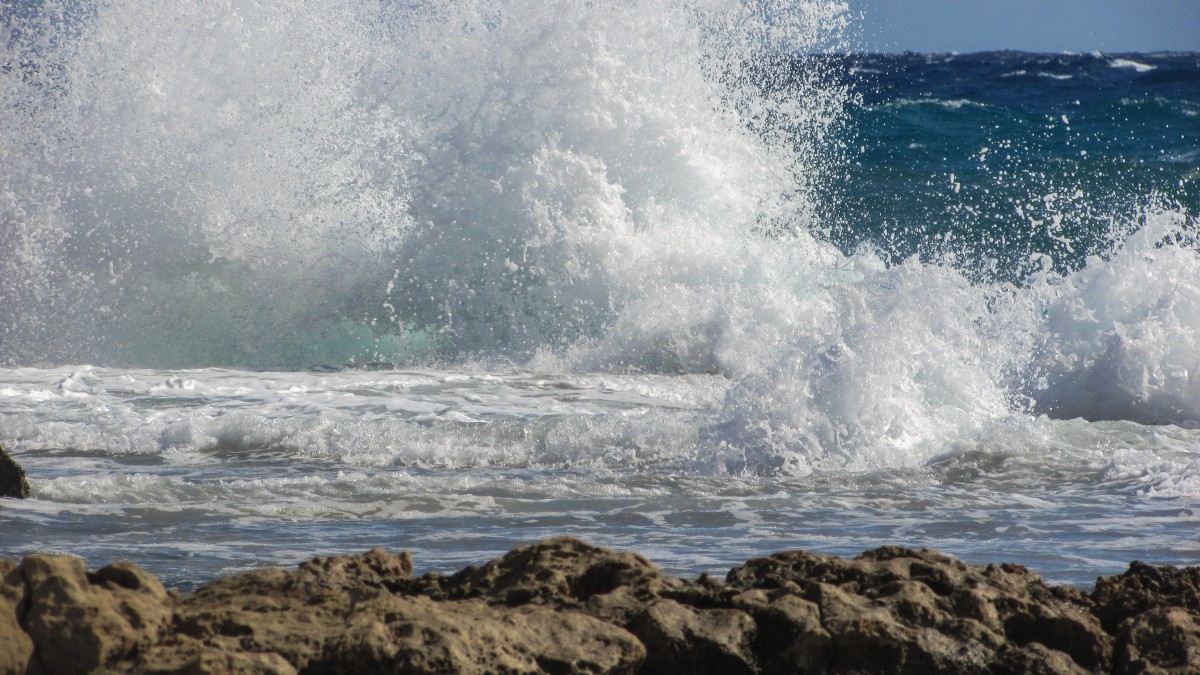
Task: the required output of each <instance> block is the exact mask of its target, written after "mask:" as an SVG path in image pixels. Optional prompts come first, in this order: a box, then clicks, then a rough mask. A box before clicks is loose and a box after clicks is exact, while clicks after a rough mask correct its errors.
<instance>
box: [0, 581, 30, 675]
mask: <svg viewBox="0 0 1200 675" xmlns="http://www.w3.org/2000/svg"><path fill="white" fill-rule="evenodd" d="M28 606H29V599H28V598H27V597H26V595H25V582H24V581H23V580H22V579H21V571H20V570H19V569H17V563H16V562H14V561H13V560H10V559H8V558H0V673H25V672H36V670H37V668H35V663H36V662H35V660H34V658H33V640H31V639H30V638H29V635H27V634H26V633H25V632H24V630H23V629H22V628H21V621H22V620H23V619H24V618H25V612H26V609H27V607H28Z"/></svg>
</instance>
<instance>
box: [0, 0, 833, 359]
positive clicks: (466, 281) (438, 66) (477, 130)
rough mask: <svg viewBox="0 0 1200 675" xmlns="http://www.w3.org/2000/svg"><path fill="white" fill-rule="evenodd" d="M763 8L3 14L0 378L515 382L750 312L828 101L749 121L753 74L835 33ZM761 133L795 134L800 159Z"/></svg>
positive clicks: (812, 7)
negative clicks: (426, 371)
mask: <svg viewBox="0 0 1200 675" xmlns="http://www.w3.org/2000/svg"><path fill="white" fill-rule="evenodd" d="M765 9H766V8H760V10H751V9H750V8H745V7H741V6H739V5H737V4H736V3H728V4H727V5H725V4H722V3H704V2H680V3H650V4H642V3H637V2H616V3H598V4H594V3H568V4H566V5H563V6H561V7H555V8H550V7H547V6H544V5H543V4H540V3H507V4H505V5H503V6H490V5H488V4H487V3H420V4H419V5H416V6H410V5H408V4H407V3H391V2H370V1H361V2H357V1H356V2H350V3H346V2H330V3H323V4H322V3H317V4H313V5H309V6H306V7H305V8H304V9H303V10H300V9H297V8H294V7H291V6H290V5H288V4H286V3H271V2H266V3H230V2H202V3H198V4H196V5H194V6H193V7H191V8H189V9H187V10H183V11H180V10H178V9H175V8H163V7H148V6H145V5H144V3H137V2H104V3H99V4H96V5H95V6H92V7H90V8H88V9H87V10H81V9H78V8H74V7H73V6H72V5H71V4H70V3H68V4H67V5H66V6H65V7H59V6H58V5H57V4H56V3H52V2H51V3H46V4H45V5H43V6H42V8H41V11H40V12H38V13H37V14H35V15H33V16H31V17H26V16H22V14H23V13H20V12H15V13H14V14H13V15H12V18H11V19H10V21H9V26H8V28H7V33H8V39H7V50H6V51H7V57H6V59H5V62H6V63H7V64H9V65H8V66H6V68H5V73H4V76H5V85H6V86H5V90H4V95H5V103H6V105H4V112H3V114H4V115H5V119H4V123H5V124H4V126H5V128H6V129H8V130H10V132H9V133H6V134H5V148H4V150H5V157H4V158H5V166H6V170H5V172H4V175H3V180H4V186H5V194H6V195H7V199H6V204H5V211H4V213H5V223H6V227H5V229H6V231H7V234H8V236H6V238H5V242H4V256H3V261H4V264H5V271H6V277H7V278H9V279H11V280H12V283H11V284H8V288H7V289H6V293H5V295H6V300H7V301H8V304H9V305H10V306H13V307H19V308H21V312H20V316H19V317H18V316H17V315H16V314H15V313H12V314H9V315H8V316H7V317H6V320H5V321H4V331H5V333H4V334H5V341H4V342H5V348H4V352H3V361H4V362H6V363H9V364H14V363H70V362H98V363H112V364H125V365H140V366H161V367H196V366H233V367H243V368H247V367H248V368H276V369H278V368H285V369H291V368H304V367H308V366H312V365H335V366H341V365H344V364H347V363H363V362H373V361H383V362H389V363H401V364H402V363H413V362H423V361H426V360H427V359H428V358H429V357H431V356H436V357H438V358H440V359H442V360H445V361H448V362H456V361H461V360H462V359H464V358H482V359H484V360H485V361H490V360H494V359H506V360H509V361H512V362H515V363H525V362H528V360H529V359H530V358H531V357H532V355H533V354H534V353H535V352H537V351H538V350H547V351H549V352H552V353H555V354H561V353H562V352H563V351H564V350H565V349H567V348H568V347H570V346H572V345H576V344H579V343H581V342H583V341H587V340H598V339H601V338H603V337H604V336H605V335H606V334H607V333H608V332H609V330H610V328H611V327H612V326H613V324H614V323H616V322H618V321H619V320H620V319H621V317H622V316H625V315H626V313H627V311H637V310H636V309H632V308H634V307H636V306H637V305H638V304H639V302H641V301H643V300H644V299H645V298H647V297H650V296H653V295H656V294H660V293H665V292H668V291H669V290H670V289H674V288H677V287H684V288H689V289H692V290H694V291H695V292H698V293H701V294H708V291H709V290H716V291H718V292H719V291H720V287H722V286H735V285H739V284H740V283H742V282H741V280H740V279H738V275H740V274H741V272H740V271H739V270H738V268H739V267H741V266H744V262H745V261H746V260H747V258H746V256H747V255H748V254H749V252H746V253H742V254H741V255H739V254H738V251H739V249H743V250H744V249H745V248H746V247H748V246H755V245H759V244H760V242H758V241H756V240H755V237H754V236H753V235H752V234H751V233H752V232H753V231H754V230H756V229H760V230H762V229H781V228H783V227H786V228H787V229H788V230H789V231H791V232H793V233H794V234H793V235H792V237H794V238H797V239H805V240H806V239H807V238H808V237H807V234H806V230H807V223H806V222H805V220H806V219H807V218H809V217H810V216H811V210H812V209H811V195H810V194H809V193H810V192H811V188H812V185H813V184H814V183H815V182H816V181H817V178H818V173H819V168H820V167H819V165H816V164H815V163H811V162H808V161H807V160H809V159H811V158H813V157H816V156H817V155H818V152H819V149H818V148H817V147H815V146H816V144H818V143H819V142H820V140H821V135H822V134H823V132H824V131H825V129H826V128H827V127H829V126H830V125H832V124H834V123H835V121H836V114H837V110H838V106H839V104H840V101H841V100H842V99H843V98H844V96H845V92H844V91H843V90H839V89H833V90H824V89H816V88H815V86H814V85H813V83H812V82H811V81H810V79H811V78H807V77H806V76H804V75H803V74H801V76H800V77H798V78H796V79H794V80H792V79H791V78H789V80H788V81H786V82H784V83H783V84H782V85H781V89H780V91H779V92H778V96H776V97H775V99H777V100H768V99H766V98H763V97H761V96H758V95H757V94H756V93H755V82H754V81H752V79H751V78H750V77H749V76H748V75H747V74H746V73H745V72H743V71H744V70H745V69H746V68H747V64H749V63H752V62H753V61H754V60H755V59H756V58H758V57H759V56H760V55H763V54H771V53H774V52H775V51H778V50H806V49H811V48H813V47H814V46H817V45H820V44H822V43H824V42H826V41H827V40H829V39H830V37H831V36H833V35H835V34H836V30H837V26H838V24H839V22H838V21H837V20H836V17H837V14H838V11H837V8H836V7H834V6H825V5H822V4H819V3H813V4H802V5H800V6H799V7H794V8H790V9H786V10H785V9H783V8H778V11H772V12H770V15H771V18H770V19H769V20H768V19H764V18H763V15H764V13H765ZM831 18H832V19H833V20H832V21H830V19H831ZM814 77H815V75H814ZM768 117H783V118H786V119H787V120H788V125H789V128H792V127H794V126H797V125H799V126H802V127H804V129H805V136H804V137H799V138H796V139H795V140H797V141H798V142H799V145H798V146H797V147H794V148H793V147H789V144H786V143H785V142H784V139H782V138H781V137H780V135H781V133H782V132H780V131H778V130H774V129H771V128H768V127H772V126H778V124H779V123H777V122H768V121H765V120H766V118H768ZM744 118H746V119H754V120H762V122H761V124H760V126H762V127H763V128H762V129H761V133H757V134H756V133H753V132H752V131H751V130H750V129H749V128H748V127H747V124H745V123H744V121H745V120H744ZM792 138H793V137H789V139H792ZM810 146H812V147H810ZM789 238H791V237H789ZM685 244H686V245H685ZM763 248H766V246H763ZM706 250H707V251H708V252H707V253H706V252H705V251H706ZM731 253H732V256H733V257H732V258H730V257H728V256H729V255H730V254H731ZM643 328H644V327H642V326H639V327H638V329H643ZM657 332H659V333H666V335H665V336H662V335H655V336H654V337H655V338H662V339H670V337H671V334H677V335H678V337H679V339H680V340H683V341H687V340H688V339H689V338H690V337H691V335H692V334H694V333H698V332H702V331H701V329H700V328H698V327H696V326H691V325H686V324H685V325H669V326H664V327H663V328H662V329H661V330H660V331H657ZM633 341H634V342H639V340H637V339H633ZM635 348H637V347H636V346H635ZM639 351H642V352H646V351H650V352H655V353H652V354H642V355H637V356H634V357H633V358H634V359H635V360H639V359H640V361H639V362H638V364H637V365H638V366H639V367H648V368H650V369H654V370H666V369H672V368H675V367H676V365H675V364H674V363H673V361H674V360H677V359H676V357H675V356H674V355H671V354H659V353H657V351H661V350H655V349H654V348H652V347H646V346H642V347H641V348H640V350H639ZM682 358H684V359H685V360H686V359H689V358H693V359H695V358H698V359H700V360H701V361H704V362H706V365H704V366H703V367H711V362H712V360H713V359H712V358H711V357H708V356H705V355H700V356H695V355H690V354H685V355H683V356H682ZM646 359H649V360H650V361H649V362H648V363H642V362H641V361H644V360H646ZM655 359H667V360H668V361H671V363H656V362H655ZM608 360H611V359H610V358H609V357H601V358H600V359H599V361H602V362H607V361H608ZM585 361H588V359H585ZM587 365H588V366H593V365H596V364H592V363H588V364H587ZM600 365H608V364H607V363H604V364H600ZM613 366H614V367H621V364H613ZM682 367H683V368H684V369H687V368H690V365H688V364H684V365H683V366H682Z"/></svg>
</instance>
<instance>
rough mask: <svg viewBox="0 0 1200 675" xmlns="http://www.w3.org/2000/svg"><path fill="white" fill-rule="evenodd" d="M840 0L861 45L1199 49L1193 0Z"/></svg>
mask: <svg viewBox="0 0 1200 675" xmlns="http://www.w3.org/2000/svg"><path fill="white" fill-rule="evenodd" d="M846 2H847V3H848V4H849V5H850V10H851V12H852V13H854V14H856V15H859V14H861V15H862V18H861V19H859V20H857V21H856V22H855V26H854V31H855V38H854V39H853V44H852V46H853V47H855V48H857V49H861V50H864V51H876V52H900V51H905V50H909V51H915V52H949V51H955V52H976V51H989V50H995V49H1019V50H1022V51H1033V52H1063V51H1074V52H1089V51H1094V50H1097V51H1104V52H1125V51H1163V50H1170V51H1200V0H846Z"/></svg>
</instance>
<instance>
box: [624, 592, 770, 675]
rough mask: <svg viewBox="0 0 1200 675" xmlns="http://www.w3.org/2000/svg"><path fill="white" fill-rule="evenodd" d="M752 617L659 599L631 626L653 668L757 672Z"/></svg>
mask: <svg viewBox="0 0 1200 675" xmlns="http://www.w3.org/2000/svg"><path fill="white" fill-rule="evenodd" d="M754 628H755V626H754V620H753V619H751V618H750V616H749V615H748V614H746V613H745V612H742V611H740V610H736V609H696V608H694V607H688V606H686V605H681V604H679V603H678V602H675V601H674V600H666V599H664V600H659V601H658V602H655V603H654V604H652V605H650V606H649V607H647V608H646V609H645V610H644V611H643V612H642V613H641V614H640V615H639V616H638V617H637V618H635V619H634V620H633V622H632V623H631V624H630V625H629V630H630V631H631V632H632V633H633V634H634V635H636V636H637V637H638V639H639V640H641V641H642V644H644V645H645V646H646V653H647V659H646V665H645V668H646V670H648V671H649V672H661V673H722V674H724V673H729V674H731V675H732V674H734V673H753V672H757V667H756V661H755V657H754V650H753V639H754Z"/></svg>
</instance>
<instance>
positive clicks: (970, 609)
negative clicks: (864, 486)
mask: <svg viewBox="0 0 1200 675" xmlns="http://www.w3.org/2000/svg"><path fill="white" fill-rule="evenodd" d="M411 572H412V558H411V556H409V554H407V553H402V554H399V555H395V554H391V553H388V552H386V551H383V550H382V549H372V550H371V551H368V552H367V553H364V554H361V555H355V556H335V557H323V558H315V559H313V560H310V561H308V562H306V563H304V564H302V565H300V566H299V567H298V568H296V569H294V570H284V569H280V568H266V569H261V570H257V571H253V572H247V573H243V574H238V575H234V576H230V577H225V578H222V579H218V580H216V581H213V582H211V583H209V584H207V585H205V586H202V587H201V588H199V589H198V590H197V591H196V592H194V593H191V594H188V595H184V596H180V595H178V594H175V593H173V592H172V593H167V592H165V591H163V589H162V587H161V585H159V584H158V582H157V581H156V580H155V579H154V578H153V577H151V576H150V575H148V574H146V573H145V572H143V571H142V570H140V569H138V568H137V567H135V566H133V565H130V564H128V563H118V564H115V565H110V566H109V567H106V568H103V569H101V570H99V571H97V572H95V573H88V572H87V571H86V570H85V569H84V567H83V563H82V561H80V560H78V559H76V558H71V557H67V556H30V557H28V558H26V559H25V560H24V561H23V562H22V563H21V564H20V565H19V566H18V565H16V564H15V563H13V562H12V561H0V673H10V672H11V673H38V672H47V673H52V674H53V673H75V672H131V673H192V674H196V675H203V674H209V673H211V674H216V673H246V674H249V673H255V674H263V675H268V674H269V675H291V674H293V673H339V672H357V673H382V672H389V673H391V672H406V673H490V672H508V673H639V672H640V673H667V672H670V673H829V674H839V673H991V674H995V675H1005V674H1016V673H1043V674H1046V675H1050V674H1055V675H1060V674H1064V675H1065V674H1079V673H1102V672H1114V673H1194V672H1200V612H1198V609H1200V595H1198V593H1197V591H1198V590H1200V583H1197V582H1198V581H1200V569H1197V568H1188V569H1175V568H1170V567H1153V566H1149V565H1141V564H1140V563H1135V564H1134V565H1132V566H1131V567H1130V570H1129V571H1128V572H1126V573H1125V574H1123V575H1119V576H1116V577H1112V578H1109V579H1101V580H1099V581H1098V582H1097V585H1096V588H1095V590H1094V591H1093V592H1092V593H1091V594H1090V595H1085V594H1083V593H1081V592H1079V591H1078V590H1075V589H1072V588H1068V587H1051V586H1047V585H1046V584H1045V583H1043V582H1042V580H1041V579H1040V578H1039V577H1038V576H1037V575H1035V574H1033V573H1032V572H1030V571H1029V570H1027V569H1025V568H1024V567H1021V566H1019V565H988V566H973V565H967V564H965V563H963V562H960V561H958V560H955V559H953V558H950V557H948V556H945V555H942V554H940V553H937V552H936V551H930V550H920V551H915V550H911V549H905V548H899V547H884V548H880V549H874V550H871V551H866V552H864V553H863V554H861V555H859V556H858V557H856V558H853V559H842V558H837V557H834V556H827V555H820V554H814V553H808V552H804V551H786V552H782V553H777V554H775V555H772V556H768V557H765V558H757V559H754V560H750V561H748V562H747V563H746V564H745V565H742V566H740V567H737V568H735V569H733V570H731V571H730V573H729V574H728V576H727V577H726V578H725V580H724V581H723V582H722V581H718V580H715V579H712V578H709V577H708V576H707V575H702V576H701V578H700V579H698V580H695V581H688V580H683V579H678V578H675V577H671V576H669V575H666V574H663V573H662V571H661V570H660V569H659V568H658V567H657V566H655V565H654V564H653V563H651V562H649V561H648V560H646V559H645V558H643V557H641V556H639V555H636V554H633V553H620V552H614V551H610V550H608V549H604V548H599V547H595V546H591V545H589V544H587V543H585V542H582V541H580V540H578V539H573V538H566V537H563V538H555V539H548V540H545V541H541V542H537V543H535V544H532V545H530V546H525V547H522V548H518V549H516V550H514V551H512V552H510V553H508V554H507V555H505V556H503V557H501V558H497V559H495V560H492V561H490V562H487V563H485V564H483V565H481V566H478V567H475V566H472V567H468V568H466V569H464V570H462V571H460V572H458V573H456V574H452V575H448V576H442V575H438V574H427V575H424V576H422V577H419V578H414V577H412V574H411ZM43 668H44V671H43V670H42V669H43Z"/></svg>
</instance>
